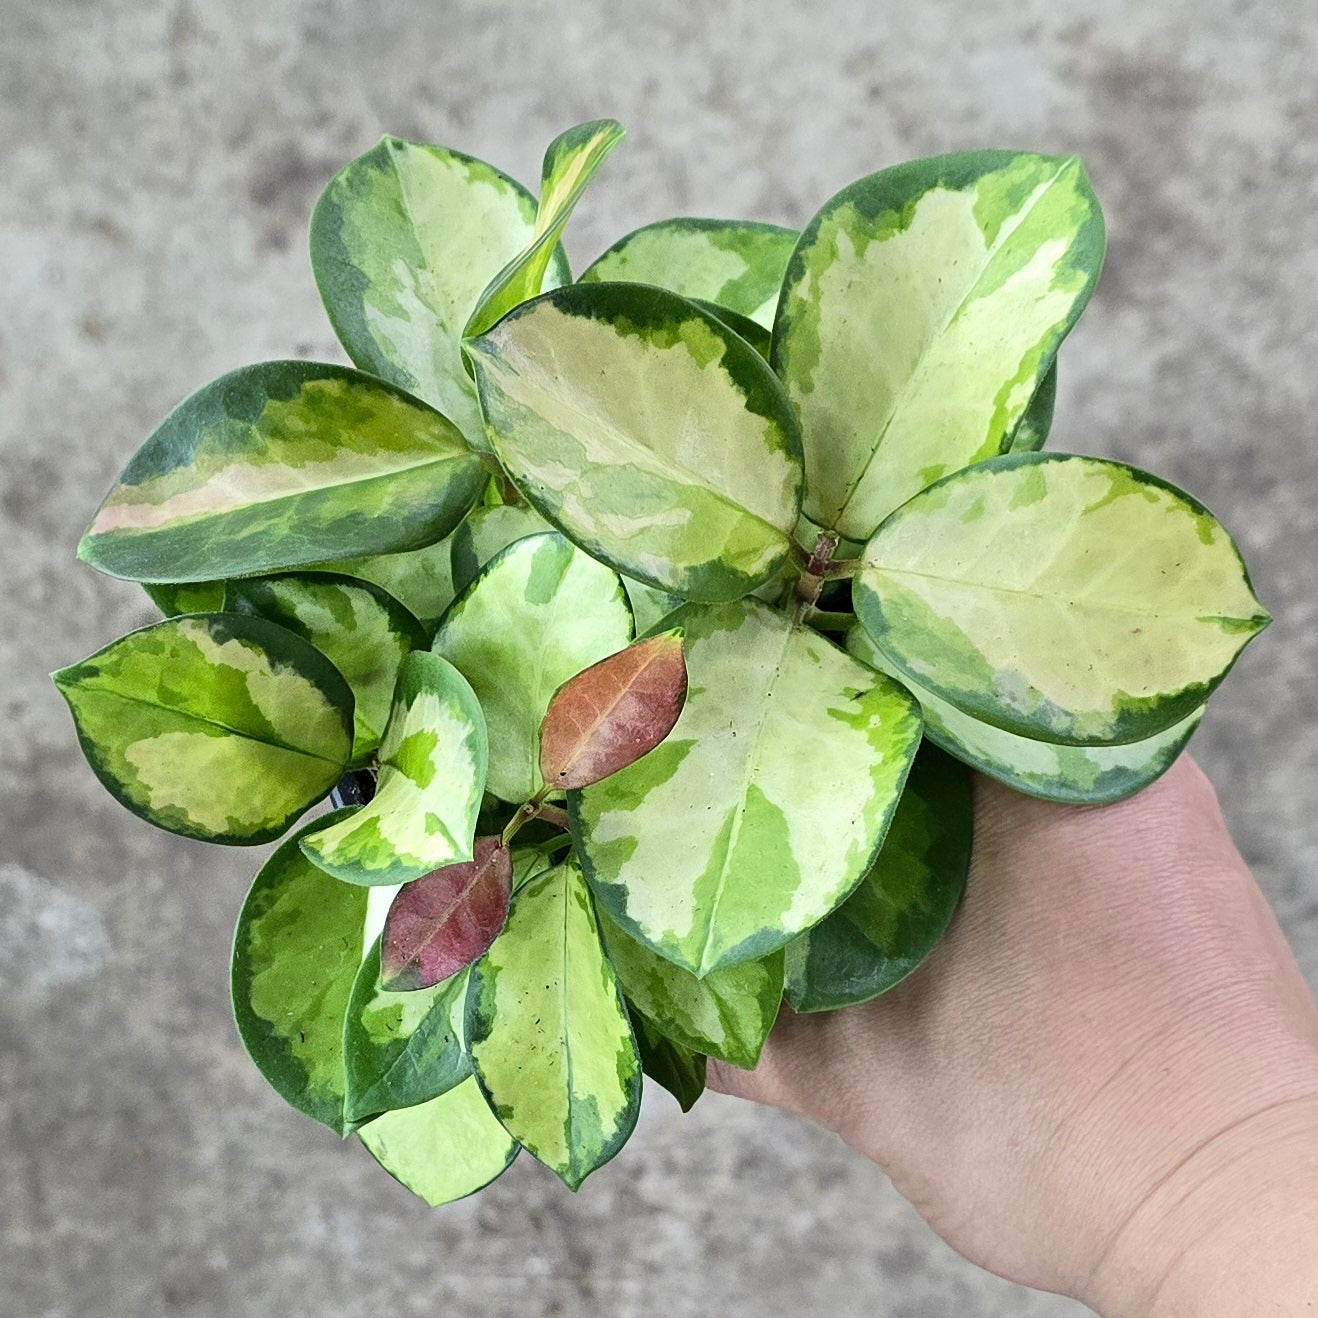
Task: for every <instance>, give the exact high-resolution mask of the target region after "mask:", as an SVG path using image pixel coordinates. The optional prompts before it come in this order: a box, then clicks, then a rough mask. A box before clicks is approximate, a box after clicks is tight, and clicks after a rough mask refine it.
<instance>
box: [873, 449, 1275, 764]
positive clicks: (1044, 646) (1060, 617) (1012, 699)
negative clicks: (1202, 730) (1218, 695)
mask: <svg viewBox="0 0 1318 1318" xmlns="http://www.w3.org/2000/svg"><path fill="white" fill-rule="evenodd" d="M864 559H865V567H864V568H863V570H862V571H861V573H860V575H859V576H858V577H857V578H856V581H855V586H854V594H855V602H856V612H857V616H858V617H859V618H860V620H861V622H862V623H863V624H864V626H865V628H866V630H867V631H869V633H870V635H871V636H873V637H874V639H875V641H876V642H877V643H878V646H879V649H880V650H881V651H882V652H883V653H884V655H885V656H886V657H887V658H888V659H889V660H890V661H891V663H892V664H893V665H895V667H896V668H897V669H898V670H899V671H900V672H902V673H906V674H909V675H910V677H911V678H912V679H913V680H914V681H916V682H918V683H919V684H920V685H922V686H924V687H926V688H928V689H929V690H930V691H932V692H933V693H934V694H935V695H937V696H939V697H940V698H941V699H943V700H946V701H947V702H948V703H949V704H952V705H954V706H955V707H956V708H957V709H960V710H962V711H963V712H964V713H967V714H971V715H973V716H974V717H976V718H978V719H982V720H983V721H984V722H987V723H991V724H993V725H994V726H995V727H1000V728H1003V729H1004V730H1006V731H1008V732H1014V733H1016V734H1018V735H1019V736H1024V737H1033V738H1036V739H1038V740H1043V741H1053V742H1064V743H1069V744H1073V745H1103V744H1125V743H1128V742H1134V741H1142V740H1144V739H1146V738H1149V737H1153V736H1156V735H1157V734H1158V733H1161V732H1164V731H1166V730H1167V729H1168V728H1170V727H1171V726H1172V725H1173V724H1176V723H1179V722H1181V721H1182V720H1183V719H1186V718H1188V717H1189V716H1190V715H1191V714H1192V713H1193V712H1194V710H1196V709H1198V708H1199V706H1200V705H1202V704H1203V702H1204V701H1205V700H1206V699H1207V698H1208V696H1209V694H1210V693H1211V692H1212V691H1213V689H1214V688H1215V687H1216V686H1217V684H1218V683H1219V682H1220V681H1221V679H1222V677H1223V676H1224V675H1225V673H1226V672H1227V670H1228V669H1229V668H1230V667H1231V665H1232V663H1234V662H1235V659H1236V657H1237V655H1238V654H1239V653H1240V651H1241V649H1242V648H1243V647H1244V645H1245V644H1246V643H1247V642H1248V641H1249V640H1250V638H1251V637H1253V636H1254V635H1256V634H1257V633H1258V632H1259V631H1261V630H1262V628H1263V627H1264V626H1265V625H1266V623H1267V621H1268V615H1267V614H1266V613H1265V612H1264V610H1263V608H1262V606H1261V605H1260V604H1259V602H1258V600H1257V599H1256V598H1255V597H1254V592H1253V590H1252V588H1251V587H1250V583H1249V577H1248V574H1247V573H1246V571H1245V566H1244V563H1243V562H1242V561H1241V558H1240V554H1239V551H1238V550H1237V549H1236V547H1235V545H1234V543H1233V542H1232V540H1231V538H1230V537H1229V536H1228V535H1227V533H1226V531H1225V530H1223V528H1222V526H1221V525H1220V524H1219V523H1218V521H1217V520H1216V519H1215V518H1214V517H1213V516H1212V514H1211V513H1209V512H1208V511H1207V510H1206V509H1204V508H1203V507H1202V506H1201V505H1200V504H1198V503H1196V502H1194V501H1193V500H1192V499H1190V498H1189V496H1188V495H1185V494H1182V493H1181V492H1180V491H1179V490H1176V489H1174V488H1173V487H1172V486H1170V485H1167V484H1165V483H1164V482H1162V481H1160V480H1157V479H1156V478H1155V477H1152V476H1149V475H1147V474H1146V473H1144V472H1140V471H1136V470H1135V469H1134V468H1132V467H1127V466H1124V465H1122V464H1120V463H1116V462H1107V461H1100V460H1099V459H1096V458H1081V457H1073V456H1069V455H1065V454H1055V453H1051V454H1050V453H1016V454H1009V455H1007V456H1005V457H1001V458H996V459H994V460H993V461H991V462H986V463H983V464H981V465H979V466H977V467H974V468H972V469H970V470H968V471H964V472H960V473H958V474H956V475H954V476H950V477H948V478H947V479H946V480H944V481H941V482H940V483H939V484H938V485H936V486H934V487H933V488H931V489H929V490H926V491H925V492H924V493H922V494H920V495H918V496H917V497H916V498H914V499H912V500H911V501H910V502H909V503H907V504H906V505H905V506H904V507H903V508H901V509H900V510H899V511H898V512H896V513H895V514H893V515H892V516H891V517H890V518H888V519H887V521H885V522H884V524H883V525H882V526H881V527H880V528H879V530H878V532H877V533H876V534H875V536H874V538H873V539H872V540H871V541H870V543H869V545H868V546H867V547H866V549H865V555H864Z"/></svg>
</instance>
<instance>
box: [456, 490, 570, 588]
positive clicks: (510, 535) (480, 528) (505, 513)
mask: <svg viewBox="0 0 1318 1318" xmlns="http://www.w3.org/2000/svg"><path fill="white" fill-rule="evenodd" d="M553 529H554V528H553V527H552V526H550V525H549V523H548V522H546V521H545V519H544V518H543V517H541V516H540V514H539V513H538V512H536V510H535V509H534V508H529V507H527V506H526V505H525V504H506V503H504V504H498V505H497V506H495V507H493V508H477V509H476V511H475V512H474V513H472V514H471V516H470V517H468V518H467V519H466V521H464V522H463V523H462V525H461V526H459V527H458V529H457V530H456V531H454V532H453V537H452V544H453V594H454V595H455V596H457V595H460V594H462V592H463V591H464V590H466V589H467V587H468V586H470V585H471V583H472V582H473V581H475V580H476V578H477V577H478V576H479V575H480V571H481V568H483V567H484V566H485V565H486V563H488V562H489V561H490V559H492V558H494V557H495V555H497V554H498V553H500V552H501V551H502V550H504V549H507V548H508V546H509V545H511V544H514V543H515V542H516V541H518V540H525V539H526V537H527V536H529V535H542V534H544V532H546V531H552V530H553Z"/></svg>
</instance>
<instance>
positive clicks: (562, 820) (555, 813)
mask: <svg viewBox="0 0 1318 1318" xmlns="http://www.w3.org/2000/svg"><path fill="white" fill-rule="evenodd" d="M540 818H541V819H543V820H544V821H545V823H546V824H553V825H554V827H555V828H561V829H562V830H563V832H565V833H566V832H568V831H569V830H570V829H571V826H572V825H571V821H570V820H569V819H568V817H567V811H566V810H564V809H562V808H560V807H559V806H556V805H549V804H548V803H546V804H545V805H542V806H541V807H540Z"/></svg>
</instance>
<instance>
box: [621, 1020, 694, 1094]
mask: <svg viewBox="0 0 1318 1318" xmlns="http://www.w3.org/2000/svg"><path fill="white" fill-rule="evenodd" d="M631 1021H632V1031H633V1033H634V1034H635V1035H636V1051H637V1054H638V1055H639V1056H640V1059H641V1070H642V1071H643V1072H644V1073H645V1074H646V1075H648V1076H649V1077H650V1079H651V1080H653V1081H654V1082H655V1083H656V1084H660V1085H663V1087H664V1088H665V1089H666V1090H668V1092H669V1093H670V1094H672V1096H673V1097H674V1098H675V1099H677V1103H678V1106H679V1107H680V1108H681V1109H682V1111H683V1112H690V1111H691V1109H692V1108H693V1107H695V1105H696V1100H697V1099H698V1098H699V1097H700V1095H701V1094H703V1093H704V1092H705V1058H704V1056H703V1054H701V1053H695V1052H692V1051H691V1049H689V1048H683V1047H682V1045H681V1044H680V1043H674V1041H673V1040H672V1039H666V1038H664V1036H663V1035H662V1034H660V1033H659V1031H658V1030H656V1029H655V1028H654V1026H653V1025H651V1024H650V1023H649V1021H647V1020H646V1019H645V1017H644V1016H642V1015H641V1014H640V1013H639V1012H636V1011H633V1012H632V1013H631Z"/></svg>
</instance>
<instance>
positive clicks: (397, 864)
mask: <svg viewBox="0 0 1318 1318" xmlns="http://www.w3.org/2000/svg"><path fill="white" fill-rule="evenodd" d="M486 760H487V750H486V738H485V720H484V718H483V717H482V715H481V707H480V704H479V703H478V702H477V699H476V696H475V695H474V694H473V692H472V689H471V687H470V686H468V685H467V683H466V681H465V680H464V679H463V676H462V674H461V673H459V672H458V671H457V669H455V668H454V667H453V665H452V664H450V663H448V662H446V661H445V660H444V659H441V658H440V657H439V656H438V655H435V654H429V653H427V652H425V651H413V652H412V653H411V654H409V655H408V656H407V658H406V659H404V660H403V666H402V668H401V669H400V670H399V673H398V685H397V687H396V688H395V691H394V707H393V712H392V713H391V714H390V716H389V724H388V726H387V727H386V728H385V733H384V740H383V741H382V742H381V743H380V776H379V781H378V784H377V786H376V792H375V795H374V797H372V798H371V800H370V801H369V802H368V803H367V804H366V805H364V806H362V808H361V809H360V810H358V811H357V812H356V813H355V814H354V815H353V816H352V817H351V818H350V819H344V820H342V821H341V822H339V823H337V824H334V825H332V826H331V827H329V828H326V829H323V830H322V831H320V832H318V833H313V834H312V835H310V836H309V837H306V838H304V839H303V841H302V849H303V851H305V852H306V854H307V855H308V856H309V857H310V858H311V859H312V860H313V861H315V863H316V864H317V865H319V866H320V867H321V869H323V870H325V871H327V872H328V873H330V874H333V875H334V876H335V878H339V879H343V880H344V881H345V882H347V883H362V884H387V883H407V882H409V881H410V880H412V879H419V878H420V877H421V876H422V875H423V874H429V873H430V871H431V870H434V869H438V868H439V867H440V866H441V865H449V864H452V862H453V861H455V860H470V859H471V856H472V843H473V841H474V838H475V832H476V816H477V814H478V813H479V811H480V804H481V795H482V793H483V791H484V788H485V771H486Z"/></svg>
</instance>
